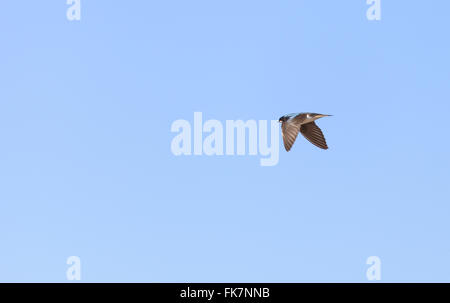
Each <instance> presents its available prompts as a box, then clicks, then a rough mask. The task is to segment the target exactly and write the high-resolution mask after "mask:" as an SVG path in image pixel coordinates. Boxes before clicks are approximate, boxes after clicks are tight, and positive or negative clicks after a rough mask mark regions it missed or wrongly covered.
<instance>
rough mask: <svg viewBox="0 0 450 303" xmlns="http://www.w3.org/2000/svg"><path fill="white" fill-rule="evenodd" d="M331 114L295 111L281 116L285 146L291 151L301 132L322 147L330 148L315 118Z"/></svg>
mask: <svg viewBox="0 0 450 303" xmlns="http://www.w3.org/2000/svg"><path fill="white" fill-rule="evenodd" d="M328 116H331V115H322V114H316V113H295V114H288V115H284V116H283V117H281V118H280V119H279V120H278V122H280V123H281V133H282V134H283V142H284V148H285V149H286V151H290V150H291V148H292V145H293V144H294V142H295V139H297V135H298V133H299V132H300V133H301V134H302V135H303V137H305V138H306V139H307V140H308V141H309V142H311V143H312V144H314V145H315V146H317V147H320V148H322V149H328V146H327V142H326V141H325V137H324V136H323V133H322V130H321V129H320V128H319V127H318V126H317V125H316V123H315V122H314V121H315V120H317V119H319V118H322V117H328Z"/></svg>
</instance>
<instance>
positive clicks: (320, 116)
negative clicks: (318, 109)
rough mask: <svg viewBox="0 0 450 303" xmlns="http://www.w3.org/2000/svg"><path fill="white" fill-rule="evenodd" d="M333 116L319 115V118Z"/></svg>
mask: <svg viewBox="0 0 450 303" xmlns="http://www.w3.org/2000/svg"><path fill="white" fill-rule="evenodd" d="M330 116H332V115H317V118H323V117H330Z"/></svg>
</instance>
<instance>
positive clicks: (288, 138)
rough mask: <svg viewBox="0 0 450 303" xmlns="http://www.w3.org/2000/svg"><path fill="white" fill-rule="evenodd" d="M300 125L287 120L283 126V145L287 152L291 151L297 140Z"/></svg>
mask: <svg viewBox="0 0 450 303" xmlns="http://www.w3.org/2000/svg"><path fill="white" fill-rule="evenodd" d="M299 130H300V124H299V123H297V122H296V121H295V120H287V121H284V122H283V123H282V124H281V133H282V134H283V143H284V148H285V149H286V151H290V150H291V147H292V145H293V144H294V142H295V139H297V135H298V131H299Z"/></svg>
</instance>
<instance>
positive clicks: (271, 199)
mask: <svg viewBox="0 0 450 303" xmlns="http://www.w3.org/2000/svg"><path fill="white" fill-rule="evenodd" d="M81 3H82V8H81V20H80V21H73V22H70V21H68V20H67V19H66V10H67V8H68V6H67V5H66V1H65V0H64V1H63V0H60V1H23V0H19V1H4V3H2V5H1V9H0V37H1V40H2V43H1V48H0V140H1V148H0V159H1V160H0V184H1V187H0V230H1V232H0V235H1V242H0V248H1V255H0V256H1V258H0V281H2V282H33V281H36V282H65V281H67V280H66V270H67V268H68V265H67V264H66V260H67V258H68V257H69V256H79V257H80V259H81V269H82V281H83V282H366V281H367V279H366V270H367V268H368V265H367V264H366V259H367V258H368V257H369V256H378V257H380V259H381V262H382V265H381V269H382V281H383V282H413V281H414V282H431V281H439V282H449V273H450V259H449V257H448V256H449V253H450V243H449V241H448V235H449V232H450V221H449V220H448V218H449V215H450V206H449V203H450V188H449V186H448V180H449V177H450V176H449V172H450V160H449V158H448V155H449V152H450V144H449V142H448V140H446V138H447V137H448V130H449V126H448V122H447V115H448V114H449V110H450V105H449V97H450V88H449V83H450V82H449V81H450V73H449V70H450V60H449V58H448V54H449V53H450V42H449V39H448V30H449V28H450V21H449V19H448V12H449V11H450V3H449V2H448V1H444V0H440V1H406V0H397V1H386V0H384V1H382V19H381V21H368V20H367V18H366V10H367V8H368V6H367V4H366V1H365V0H354V1H294V0H283V1H261V0H258V1H257V0H245V1H242V0H240V1H237V0H228V1H206V0H192V1H181V0H170V1H138V0H134V1H115V2H112V1H106V0H95V1H93V0H82V2H81ZM195 111H200V112H202V113H203V116H204V119H217V120H220V121H225V120H227V119H231V120H237V119H243V120H247V119H255V120H261V119H262V120H271V119H278V117H280V116H282V115H283V114H286V113H290V112H302V111H312V112H319V113H325V114H333V115H334V116H333V117H330V118H324V119H321V120H320V121H319V122H318V124H319V126H320V127H321V128H322V130H323V132H324V134H325V136H326V138H327V142H328V145H329V147H330V149H329V150H327V151H323V150H320V149H318V148H316V147H315V146H313V145H311V144H310V143H309V142H307V141H306V140H304V139H303V138H301V137H299V138H298V139H297V142H296V144H295V145H294V148H293V149H292V151H291V152H289V153H286V152H285V151H284V150H283V149H282V145H281V144H282V143H281V142H280V160H279V163H278V165H276V166H273V167H262V166H260V165H259V157H255V156H221V157H219V156H213V157H208V156H179V157H176V156H174V155H173V154H172V153H171V150H170V144H171V141H172V139H173V137H174V133H172V132H170V127H171V124H172V122H173V121H174V120H177V119H186V120H189V121H192V119H193V113H194V112H195Z"/></svg>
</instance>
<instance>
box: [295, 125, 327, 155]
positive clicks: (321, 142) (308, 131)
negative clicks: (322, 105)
mask: <svg viewBox="0 0 450 303" xmlns="http://www.w3.org/2000/svg"><path fill="white" fill-rule="evenodd" d="M300 132H301V133H302V135H303V136H304V137H305V138H306V139H308V141H309V142H311V143H312V144H314V145H315V146H317V147H320V148H322V149H328V146H327V142H326V141H325V137H324V136H323V133H322V131H321V130H320V128H319V127H318V126H317V125H316V123H314V122H310V123H306V124H302V125H301V126H300Z"/></svg>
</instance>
